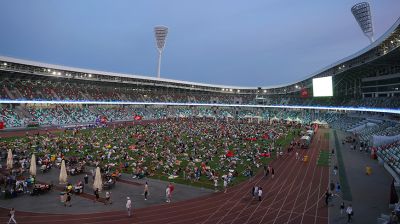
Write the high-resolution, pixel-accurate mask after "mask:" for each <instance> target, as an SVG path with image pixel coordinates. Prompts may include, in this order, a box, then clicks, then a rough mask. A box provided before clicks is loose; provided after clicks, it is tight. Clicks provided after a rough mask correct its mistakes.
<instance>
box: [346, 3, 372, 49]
mask: <svg viewBox="0 0 400 224" xmlns="http://www.w3.org/2000/svg"><path fill="white" fill-rule="evenodd" d="M351 12H352V13H353V16H354V18H355V19H356V20H357V22H358V25H360V28H361V30H362V31H363V33H364V35H365V36H367V37H368V39H369V41H370V42H371V43H372V42H374V28H373V26H372V16H371V10H370V7H369V4H368V2H360V3H358V4H355V5H354V6H353V7H351Z"/></svg>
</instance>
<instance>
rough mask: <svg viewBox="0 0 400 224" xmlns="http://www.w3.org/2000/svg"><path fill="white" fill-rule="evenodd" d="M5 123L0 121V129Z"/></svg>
mask: <svg viewBox="0 0 400 224" xmlns="http://www.w3.org/2000/svg"><path fill="white" fill-rule="evenodd" d="M4 127H5V125H4V121H0V130H1V129H4Z"/></svg>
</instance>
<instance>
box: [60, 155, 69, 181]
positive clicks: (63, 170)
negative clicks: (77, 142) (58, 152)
mask: <svg viewBox="0 0 400 224" xmlns="http://www.w3.org/2000/svg"><path fill="white" fill-rule="evenodd" d="M58 180H59V182H60V184H66V183H67V180H68V176H67V169H66V168H65V161H64V160H63V161H62V162H61V170H60V177H59V178H58Z"/></svg>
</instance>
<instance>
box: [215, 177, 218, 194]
mask: <svg viewBox="0 0 400 224" xmlns="http://www.w3.org/2000/svg"><path fill="white" fill-rule="evenodd" d="M214 190H215V192H217V191H218V178H217V177H214Z"/></svg>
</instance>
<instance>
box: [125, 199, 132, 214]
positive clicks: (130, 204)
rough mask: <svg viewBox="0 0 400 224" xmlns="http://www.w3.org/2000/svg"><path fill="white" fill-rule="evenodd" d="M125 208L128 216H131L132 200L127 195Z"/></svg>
mask: <svg viewBox="0 0 400 224" xmlns="http://www.w3.org/2000/svg"><path fill="white" fill-rule="evenodd" d="M126 210H127V211H128V216H129V217H131V211H132V201H131V199H130V198H129V197H126Z"/></svg>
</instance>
